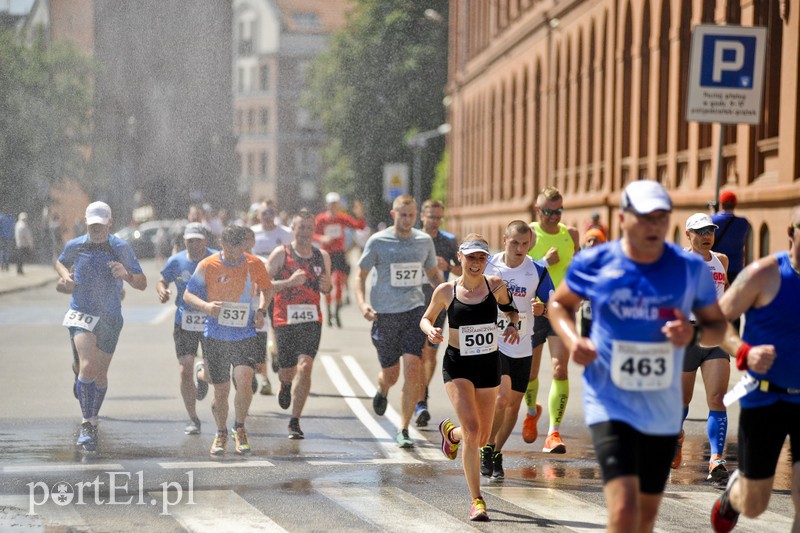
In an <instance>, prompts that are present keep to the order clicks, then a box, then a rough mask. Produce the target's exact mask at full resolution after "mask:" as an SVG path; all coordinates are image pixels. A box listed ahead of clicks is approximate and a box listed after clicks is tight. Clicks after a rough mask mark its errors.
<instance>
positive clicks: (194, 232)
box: [183, 222, 206, 241]
mask: <svg viewBox="0 0 800 533" xmlns="http://www.w3.org/2000/svg"><path fill="white" fill-rule="evenodd" d="M183 238H184V240H187V241H188V240H189V239H205V238H206V234H205V232H204V231H203V225H202V224H201V223H199V222H189V223H188V224H186V228H185V229H184V230H183Z"/></svg>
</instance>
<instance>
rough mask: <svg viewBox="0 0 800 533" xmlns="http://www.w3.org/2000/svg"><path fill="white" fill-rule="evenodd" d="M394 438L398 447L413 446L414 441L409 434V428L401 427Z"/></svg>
mask: <svg viewBox="0 0 800 533" xmlns="http://www.w3.org/2000/svg"><path fill="white" fill-rule="evenodd" d="M394 440H395V441H396V442H397V447H398V448H413V447H414V441H413V440H411V437H409V436H408V430H407V429H401V430H400V431H398V432H397V435H395V436H394Z"/></svg>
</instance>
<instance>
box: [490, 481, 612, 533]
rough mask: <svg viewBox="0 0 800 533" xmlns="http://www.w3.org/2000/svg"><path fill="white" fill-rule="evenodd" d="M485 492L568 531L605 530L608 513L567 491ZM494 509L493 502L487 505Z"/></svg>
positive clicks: (511, 489)
mask: <svg viewBox="0 0 800 533" xmlns="http://www.w3.org/2000/svg"><path fill="white" fill-rule="evenodd" d="M483 492H485V493H487V494H491V495H492V496H495V497H497V498H501V499H503V500H505V501H507V502H509V503H511V504H514V505H516V506H517V507H521V508H522V509H525V510H526V511H530V512H531V513H533V514H535V515H536V516H541V517H542V518H545V519H547V520H550V521H552V522H555V523H556V524H558V525H559V526H562V527H564V528H566V529H568V530H569V531H580V532H585V533H589V532H597V531H602V530H604V529H605V526H606V520H607V516H608V515H607V512H606V509H605V508H603V507H601V506H599V505H595V504H593V503H589V502H586V501H583V500H581V499H580V498H578V497H576V496H573V495H571V494H569V493H567V492H566V491H564V490H559V489H550V488H539V487H536V488H528V487H483ZM488 504H489V506H490V507H491V501H489V502H488Z"/></svg>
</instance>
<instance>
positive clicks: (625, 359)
mask: <svg viewBox="0 0 800 533" xmlns="http://www.w3.org/2000/svg"><path fill="white" fill-rule="evenodd" d="M674 370H675V355H674V352H673V348H672V343H669V342H625V341H612V343H611V380H612V381H613V382H614V384H615V385H617V387H619V388H620V389H624V390H630V391H653V390H663V389H666V388H668V387H669V386H670V385H671V384H672V375H673V372H674Z"/></svg>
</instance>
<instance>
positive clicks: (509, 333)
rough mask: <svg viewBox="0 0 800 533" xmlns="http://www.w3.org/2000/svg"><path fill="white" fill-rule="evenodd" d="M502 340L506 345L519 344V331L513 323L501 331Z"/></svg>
mask: <svg viewBox="0 0 800 533" xmlns="http://www.w3.org/2000/svg"><path fill="white" fill-rule="evenodd" d="M503 340H504V341H506V342H507V343H508V344H517V343H518V342H519V330H517V327H516V326H515V325H514V324H513V323H511V324H509V325H508V327H507V328H506V329H504V330H503Z"/></svg>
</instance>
